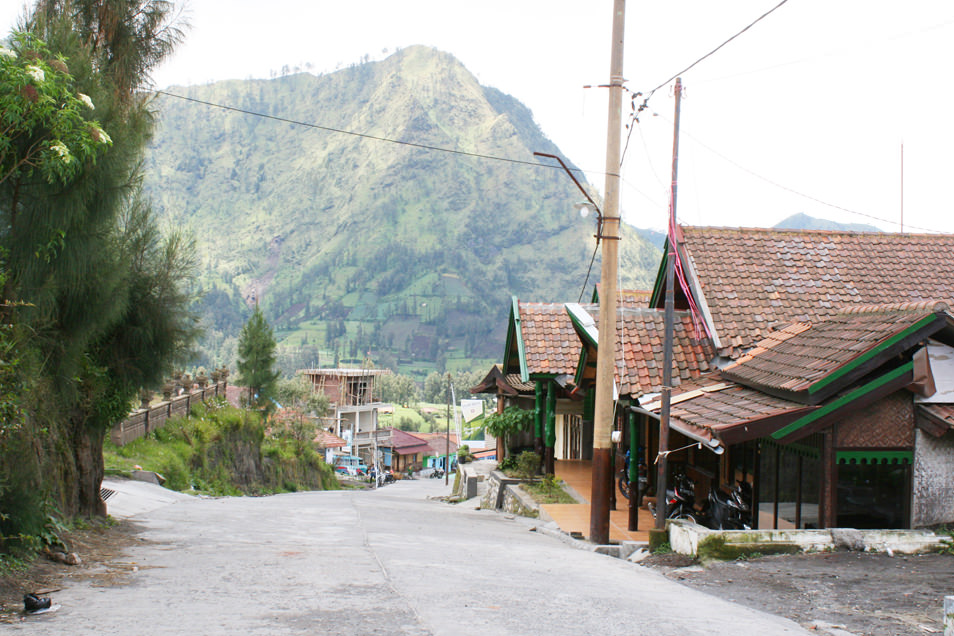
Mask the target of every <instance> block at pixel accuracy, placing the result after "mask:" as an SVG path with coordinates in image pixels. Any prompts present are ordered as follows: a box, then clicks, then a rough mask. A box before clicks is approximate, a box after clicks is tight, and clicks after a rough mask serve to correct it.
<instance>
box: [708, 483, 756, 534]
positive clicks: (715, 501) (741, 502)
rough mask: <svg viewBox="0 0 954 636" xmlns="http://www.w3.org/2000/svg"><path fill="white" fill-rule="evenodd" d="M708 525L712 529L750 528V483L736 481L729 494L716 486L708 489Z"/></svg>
mask: <svg viewBox="0 0 954 636" xmlns="http://www.w3.org/2000/svg"><path fill="white" fill-rule="evenodd" d="M708 504H709V505H708V519H707V522H708V523H707V524H706V525H708V527H710V528H712V529H713V530H751V529H752V484H750V483H748V482H746V481H739V482H736V486H735V487H734V488H733V489H732V491H731V492H730V493H729V494H725V493H724V492H722V491H721V490H719V489H718V488H713V489H712V490H710V491H709V502H708Z"/></svg>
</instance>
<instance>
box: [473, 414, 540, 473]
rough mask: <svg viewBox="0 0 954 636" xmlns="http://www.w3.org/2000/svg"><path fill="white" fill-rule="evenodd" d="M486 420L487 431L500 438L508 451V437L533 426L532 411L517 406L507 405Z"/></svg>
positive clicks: (507, 451) (505, 450)
mask: <svg viewBox="0 0 954 636" xmlns="http://www.w3.org/2000/svg"><path fill="white" fill-rule="evenodd" d="M486 422H487V432H488V433H490V434H491V435H493V436H494V437H497V438H499V439H502V440H503V442H504V443H503V447H504V452H506V453H509V450H510V449H509V447H508V445H507V440H508V438H509V437H510V436H512V435H515V434H517V433H519V432H521V431H529V430H530V429H531V428H532V427H533V411H529V410H526V409H522V408H520V407H517V406H508V407H507V408H505V409H504V411H503V413H493V414H491V415H488V416H487V419H486ZM538 461H539V460H538Z"/></svg>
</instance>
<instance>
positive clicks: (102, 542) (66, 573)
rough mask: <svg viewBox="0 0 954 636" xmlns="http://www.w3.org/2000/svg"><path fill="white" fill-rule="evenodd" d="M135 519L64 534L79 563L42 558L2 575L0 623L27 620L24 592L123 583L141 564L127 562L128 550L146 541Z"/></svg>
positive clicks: (53, 594) (52, 593) (45, 592)
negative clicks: (79, 584)
mask: <svg viewBox="0 0 954 636" xmlns="http://www.w3.org/2000/svg"><path fill="white" fill-rule="evenodd" d="M139 532H140V531H139V528H138V527H137V525H136V524H135V522H132V521H128V520H123V521H118V522H116V523H114V524H111V525H106V524H103V525H94V526H93V527H91V528H85V529H82V530H74V531H72V532H70V533H69V534H68V535H66V536H65V537H64V543H65V544H66V547H67V549H68V550H69V551H70V552H75V553H76V554H77V555H79V557H80V559H82V563H81V564H79V565H64V564H62V563H58V562H55V561H52V560H50V559H48V558H47V557H45V556H40V557H38V558H37V559H36V560H35V561H34V562H33V563H32V564H31V565H30V566H29V567H28V568H27V569H26V570H25V571H23V572H19V573H16V574H9V575H3V576H0V624H3V623H16V622H19V621H20V620H22V619H23V595H24V594H28V593H32V594H37V595H38V596H49V597H51V598H52V599H53V602H54V603H55V602H56V591H57V590H59V589H61V588H63V587H65V586H66V585H68V584H69V583H70V582H73V581H91V584H92V585H93V586H96V587H109V586H112V585H121V584H123V583H124V582H126V579H127V577H128V575H129V574H130V573H131V572H134V571H136V570H137V569H138V568H139V566H138V565H137V564H136V563H133V562H132V561H123V559H122V556H123V554H124V553H125V551H126V549H127V548H129V547H130V546H133V545H138V544H140V543H142V542H144V541H145V539H144V538H142V537H140V536H139Z"/></svg>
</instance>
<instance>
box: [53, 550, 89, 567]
mask: <svg viewBox="0 0 954 636" xmlns="http://www.w3.org/2000/svg"><path fill="white" fill-rule="evenodd" d="M47 557H48V558H49V559H50V560H51V561H56V562H58V563H63V564H64V565H80V564H81V563H82V562H83V560H82V559H81V558H80V557H79V555H78V554H76V553H75V552H69V553H66V552H59V551H55V552H48V553H47Z"/></svg>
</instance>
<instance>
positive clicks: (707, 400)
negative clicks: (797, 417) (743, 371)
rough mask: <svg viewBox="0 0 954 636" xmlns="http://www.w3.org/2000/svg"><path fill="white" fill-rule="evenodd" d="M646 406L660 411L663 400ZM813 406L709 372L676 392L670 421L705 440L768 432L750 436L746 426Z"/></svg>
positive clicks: (656, 411)
mask: <svg viewBox="0 0 954 636" xmlns="http://www.w3.org/2000/svg"><path fill="white" fill-rule="evenodd" d="M646 408H647V409H648V410H650V411H653V412H655V413H659V410H660V403H659V401H658V400H656V401H655V402H654V403H652V404H647V405H646ZM810 408H812V407H806V406H805V405H803V404H798V403H797V402H790V401H788V400H783V399H781V398H777V397H773V396H771V395H768V394H765V393H762V392H760V391H756V390H755V389H750V388H748V387H745V386H742V385H740V384H736V383H734V382H725V381H722V380H721V379H720V378H719V377H718V375H716V374H708V375H706V376H703V377H701V378H699V379H697V380H695V381H693V382H688V383H686V384H684V385H683V386H682V387H680V388H679V391H678V393H674V394H673V396H672V404H671V406H670V418H671V420H670V421H671V423H672V426H673V428H675V429H676V430H679V431H681V432H683V433H688V434H691V435H695V436H698V437H702V438H705V439H712V438H713V437H715V438H719V439H724V437H725V436H726V435H727V434H731V435H734V436H736V437H752V438H754V437H758V436H761V434H764V431H760V432H759V433H755V432H754V431H753V432H752V433H751V435H750V434H749V431H744V432H743V429H745V427H747V426H750V425H753V424H754V423H755V422H758V421H766V422H771V421H772V420H778V419H779V418H782V417H785V416H789V415H793V414H798V413H801V412H804V411H806V410H809V409H810ZM779 426H781V424H779ZM733 443H734V442H733Z"/></svg>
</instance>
